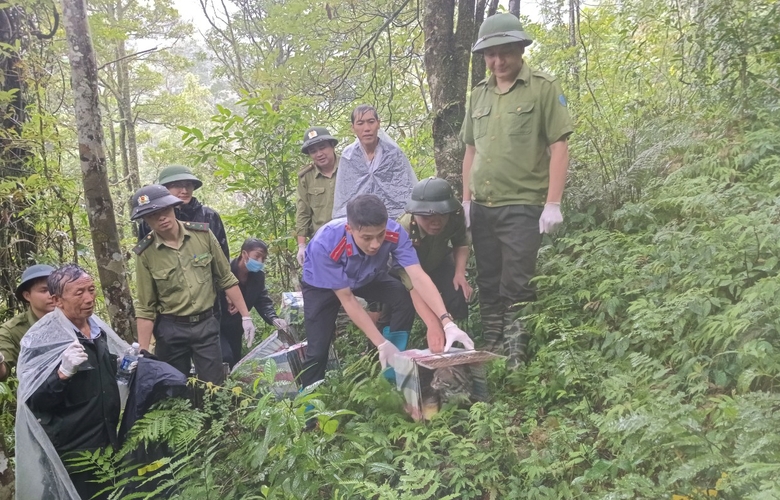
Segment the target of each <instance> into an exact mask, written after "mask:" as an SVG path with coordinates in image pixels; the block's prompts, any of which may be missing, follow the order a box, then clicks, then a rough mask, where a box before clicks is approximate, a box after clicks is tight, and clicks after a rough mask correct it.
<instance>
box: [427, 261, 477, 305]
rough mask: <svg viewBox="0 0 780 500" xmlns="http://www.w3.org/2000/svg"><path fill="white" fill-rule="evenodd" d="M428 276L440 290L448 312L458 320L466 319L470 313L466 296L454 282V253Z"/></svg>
mask: <svg viewBox="0 0 780 500" xmlns="http://www.w3.org/2000/svg"><path fill="white" fill-rule="evenodd" d="M428 276H429V277H430V278H431V281H433V284H434V285H436V288H437V289H438V290H439V293H440V294H441V299H442V301H444V305H445V307H446V308H447V312H448V313H450V314H452V317H453V318H455V319H457V320H461V319H466V318H467V317H468V315H469V305H468V303H467V302H466V297H465V296H464V295H463V290H455V287H454V286H453V284H452V280H453V279H455V261H454V260H453V258H452V254H450V255H448V256H447V257H445V258H444V260H442V262H441V264H440V265H439V267H437V268H436V269H434V270H433V271H431V272H429V273H428Z"/></svg>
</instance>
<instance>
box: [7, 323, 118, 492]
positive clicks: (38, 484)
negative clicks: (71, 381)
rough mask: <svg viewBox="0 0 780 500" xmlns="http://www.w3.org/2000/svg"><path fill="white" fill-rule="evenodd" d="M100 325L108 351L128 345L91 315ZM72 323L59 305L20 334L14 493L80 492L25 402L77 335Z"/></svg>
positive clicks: (54, 366) (113, 351) (116, 350)
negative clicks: (24, 332) (23, 333)
mask: <svg viewBox="0 0 780 500" xmlns="http://www.w3.org/2000/svg"><path fill="white" fill-rule="evenodd" d="M92 318H93V319H94V320H95V322H96V323H97V325H98V326H99V327H100V328H101V329H102V330H103V334H104V335H106V340H107V341H108V348H109V350H110V351H111V353H113V354H116V355H118V356H121V355H122V353H124V352H125V351H127V349H128V348H129V346H128V344H127V342H125V341H124V340H122V339H121V338H120V337H119V336H118V335H117V334H116V332H114V330H113V329H111V327H110V326H108V325H107V324H106V323H105V322H104V321H102V320H101V319H100V318H98V317H97V316H94V315H93V316H92ZM76 339H77V337H76V333H75V332H74V330H73V324H72V323H71V322H70V321H69V320H68V318H66V317H65V315H64V314H63V313H62V311H61V310H60V309H55V310H54V311H52V312H50V313H49V314H47V315H46V316H44V317H43V318H41V319H39V320H38V321H37V322H36V323H35V324H34V325H33V326H32V328H30V330H29V331H28V332H27V333H26V334H25V335H24V337H22V342H21V353H20V354H19V363H18V365H17V373H18V376H19V393H18V399H17V406H16V498H17V499H19V500H26V499H30V498H46V499H56V500H79V498H80V497H79V495H78V493H77V492H76V489H75V488H74V486H73V483H72V481H71V480H70V477H69V476H68V473H67V471H66V470H65V466H64V465H63V463H62V460H60V457H59V455H58V454H57V451H56V450H55V449H54V446H53V445H52V443H51V441H50V440H49V437H48V436H47V435H46V431H44V430H43V427H42V426H41V424H40V423H39V422H38V420H37V419H36V418H35V416H34V415H33V413H32V411H31V410H30V408H29V407H28V406H27V403H26V402H27V400H28V399H29V398H30V396H32V395H33V394H34V393H35V391H36V390H37V389H38V388H39V387H40V386H41V384H43V382H44V381H45V380H46V378H47V377H48V376H49V375H50V374H51V373H52V372H53V371H54V369H55V368H56V367H57V366H58V365H59V363H60V357H61V356H62V353H63V351H64V350H65V348H66V347H67V346H68V345H70V344H72V343H73V341H74V340H76Z"/></svg>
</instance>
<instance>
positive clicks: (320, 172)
mask: <svg viewBox="0 0 780 500" xmlns="http://www.w3.org/2000/svg"><path fill="white" fill-rule="evenodd" d="M339 159H340V156H339V155H336V165H335V166H334V167H333V172H331V173H330V177H328V176H327V175H325V174H323V173H322V170H320V167H318V166H317V165H315V164H314V163H312V164H311V165H312V166H313V167H314V170H316V171H317V173H316V174H315V175H314V177H325V178H326V179H330V178H332V177H333V176H334V175H336V171H337V170H338V169H339Z"/></svg>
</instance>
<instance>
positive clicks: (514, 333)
mask: <svg viewBox="0 0 780 500" xmlns="http://www.w3.org/2000/svg"><path fill="white" fill-rule="evenodd" d="M516 314H517V312H516V311H513V310H511V309H510V310H507V311H506V312H505V313H504V325H506V326H505V327H504V344H505V346H506V351H507V356H508V358H507V360H506V366H507V368H509V369H510V370H515V369H517V368H518V367H519V366H520V365H522V364H524V363H525V362H526V361H527V360H528V354H527V352H528V341H529V339H530V337H531V336H530V335H529V334H528V330H526V329H525V325H524V324H523V322H522V320H521V319H520V318H516V317H515V316H516Z"/></svg>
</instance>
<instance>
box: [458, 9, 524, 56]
mask: <svg viewBox="0 0 780 500" xmlns="http://www.w3.org/2000/svg"><path fill="white" fill-rule="evenodd" d="M517 42H520V43H522V44H523V47H528V46H529V45H531V44H532V43H534V41H533V40H531V37H530V36H528V33H526V32H525V31H524V30H523V25H522V24H520V20H519V19H518V18H516V17H515V16H514V15H512V14H509V13H506V14H494V15H492V16H490V17H488V18H487V19H485V21H484V22H483V23H482V26H480V27H479V35H478V37H477V43H475V44H474V47H472V48H471V51H472V52H474V53H477V54H479V53H480V52H482V51H483V50H485V49H487V48H488V47H495V46H496V45H506V44H508V43H517Z"/></svg>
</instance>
